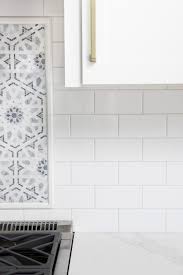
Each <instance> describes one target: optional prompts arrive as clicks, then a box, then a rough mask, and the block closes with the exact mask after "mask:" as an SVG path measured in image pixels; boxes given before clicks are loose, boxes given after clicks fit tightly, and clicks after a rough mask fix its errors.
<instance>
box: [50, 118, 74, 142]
mask: <svg viewBox="0 0 183 275" xmlns="http://www.w3.org/2000/svg"><path fill="white" fill-rule="evenodd" d="M53 122H54V137H57V138H59V137H69V136H70V117H69V116H67V115H56V116H54V119H53Z"/></svg>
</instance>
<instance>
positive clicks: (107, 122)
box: [71, 115, 118, 137]
mask: <svg viewBox="0 0 183 275" xmlns="http://www.w3.org/2000/svg"><path fill="white" fill-rule="evenodd" d="M71 135H72V136H74V137H117V136H118V117H117V116H100V115H99V116H96V115H82V116H81V115H77V116H72V117H71Z"/></svg>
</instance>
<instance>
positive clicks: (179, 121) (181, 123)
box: [168, 115, 183, 137]
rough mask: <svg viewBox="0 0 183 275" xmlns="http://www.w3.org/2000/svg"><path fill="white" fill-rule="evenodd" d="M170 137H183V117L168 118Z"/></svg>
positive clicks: (173, 116)
mask: <svg viewBox="0 0 183 275" xmlns="http://www.w3.org/2000/svg"><path fill="white" fill-rule="evenodd" d="M168 136H169V137H183V115H169V116H168Z"/></svg>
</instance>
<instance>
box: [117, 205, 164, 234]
mask: <svg viewBox="0 0 183 275" xmlns="http://www.w3.org/2000/svg"><path fill="white" fill-rule="evenodd" d="M119 231H120V232H164V231H165V212H164V211H161V210H120V211H119Z"/></svg>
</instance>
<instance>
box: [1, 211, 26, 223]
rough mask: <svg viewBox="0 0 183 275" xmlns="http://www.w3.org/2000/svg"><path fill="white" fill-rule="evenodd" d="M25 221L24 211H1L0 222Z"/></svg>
mask: <svg viewBox="0 0 183 275" xmlns="http://www.w3.org/2000/svg"><path fill="white" fill-rule="evenodd" d="M23 219H24V215H23V210H20V209H16V210H15V209H1V210H0V221H19V220H20V221H22V220H23Z"/></svg>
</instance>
